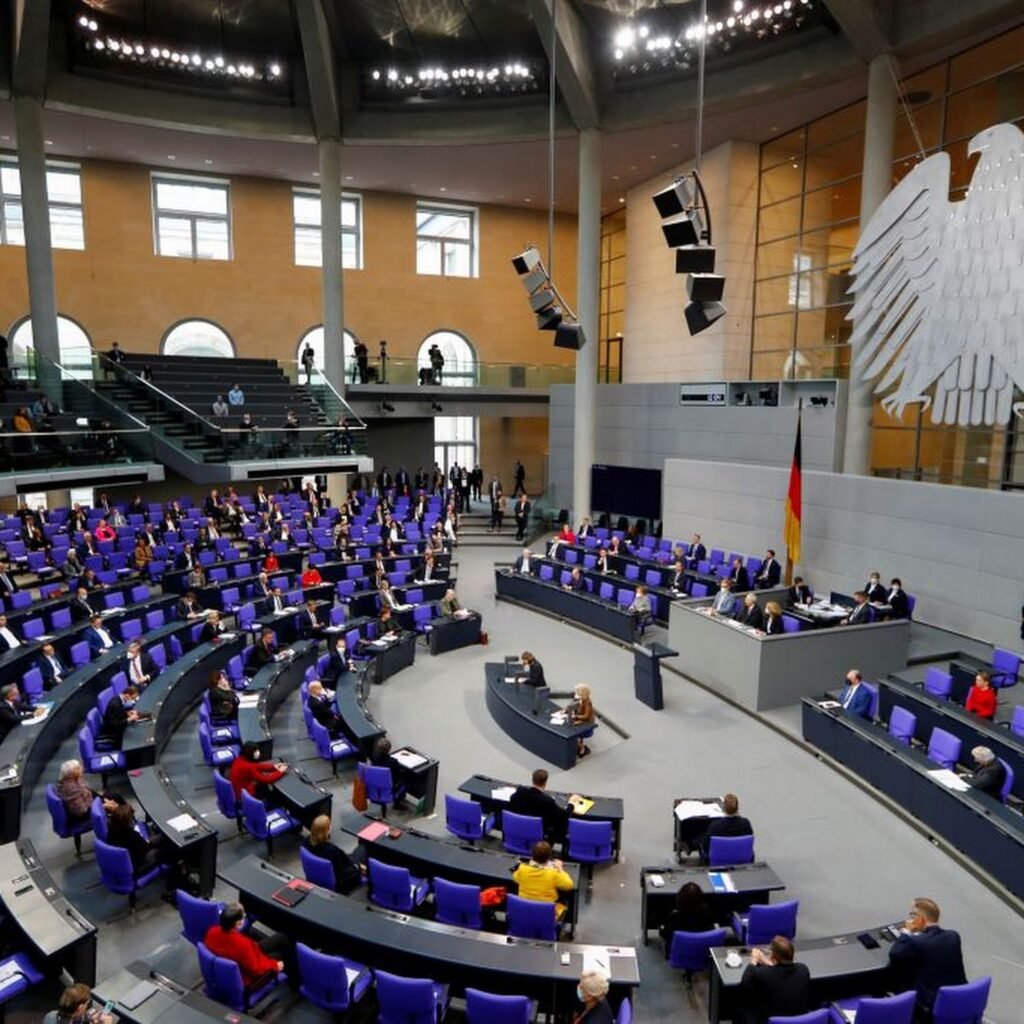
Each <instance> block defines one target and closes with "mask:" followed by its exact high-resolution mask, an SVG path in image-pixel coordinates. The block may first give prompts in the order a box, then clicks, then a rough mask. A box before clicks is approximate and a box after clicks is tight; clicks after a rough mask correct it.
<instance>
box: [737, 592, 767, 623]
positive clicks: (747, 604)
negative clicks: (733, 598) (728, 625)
mask: <svg viewBox="0 0 1024 1024" xmlns="http://www.w3.org/2000/svg"><path fill="white" fill-rule="evenodd" d="M736 621H737V622H742V623H743V625H744V626H748V627H749V628H750V629H764V612H762V611H761V609H760V607H759V606H758V603H757V598H756V597H755V596H754V594H753V592H752V591H751V592H748V594H747V596H746V597H745V598H743V605H742V606H741V608H740V610H739V611H738V612H737V613H736Z"/></svg>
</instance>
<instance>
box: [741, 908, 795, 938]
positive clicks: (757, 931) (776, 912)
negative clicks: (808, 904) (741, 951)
mask: <svg viewBox="0 0 1024 1024" xmlns="http://www.w3.org/2000/svg"><path fill="white" fill-rule="evenodd" d="M799 909H800V901H799V900H789V901H787V902H785V903H770V904H765V905H763V906H761V905H755V906H753V907H751V908H750V912H749V913H750V917H749V919H748V922H747V934H746V944H747V945H750V946H761V945H767V944H768V943H769V942H771V941H772V939H773V938H775V936H776V935H785V937H786V938H787V939H792V938H793V936H794V935H796V915H797V911H798V910H799Z"/></svg>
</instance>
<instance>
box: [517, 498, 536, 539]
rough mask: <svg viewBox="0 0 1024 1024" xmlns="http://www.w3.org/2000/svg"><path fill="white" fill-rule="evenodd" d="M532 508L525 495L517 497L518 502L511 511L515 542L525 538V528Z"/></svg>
mask: <svg viewBox="0 0 1024 1024" xmlns="http://www.w3.org/2000/svg"><path fill="white" fill-rule="evenodd" d="M532 507H533V506H532V505H531V504H530V502H529V500H528V499H527V497H526V493H525V492H524V493H523V494H520V495H519V500H518V501H517V502H516V504H515V508H514V509H513V511H514V513H515V517H516V540H518V541H521V540H523V539H524V538H525V537H526V527H527V524H528V523H529V521H530V509H531V508H532Z"/></svg>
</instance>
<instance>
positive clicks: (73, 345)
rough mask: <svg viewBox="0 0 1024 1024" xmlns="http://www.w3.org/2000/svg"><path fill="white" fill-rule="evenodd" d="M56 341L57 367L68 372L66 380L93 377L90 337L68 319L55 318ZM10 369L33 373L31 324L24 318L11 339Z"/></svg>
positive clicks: (20, 372) (15, 328)
mask: <svg viewBox="0 0 1024 1024" xmlns="http://www.w3.org/2000/svg"><path fill="white" fill-rule="evenodd" d="M57 342H58V345H59V350H60V365H61V366H63V367H64V369H65V370H66V371H67V374H66V375H67V376H68V377H78V378H89V377H92V345H91V344H90V342H89V335H88V334H86V333H85V331H84V330H83V328H82V327H81V326H80V325H79V324H77V323H75V321H74V320H72V319H71V318H70V317H66V316H58V317H57ZM10 345H11V349H10V360H11V366H12V367H13V368H14V370H15V371H16V372H18V373H19V375H20V374H24V373H25V372H26V371H29V370H31V372H33V373H34V372H35V368H34V366H31V367H30V363H31V362H32V357H31V353H32V351H33V349H34V348H35V342H34V340H33V338H32V321H31V319H30V318H29V317H25V318H24V319H23V320H21V321H20V322H19V323H18V324H16V325H15V327H14V329H13V330H12V331H11V338H10Z"/></svg>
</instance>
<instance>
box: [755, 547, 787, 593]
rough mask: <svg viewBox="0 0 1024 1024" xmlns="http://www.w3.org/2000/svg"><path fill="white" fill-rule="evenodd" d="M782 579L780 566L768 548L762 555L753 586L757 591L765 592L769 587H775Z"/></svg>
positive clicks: (773, 553)
mask: <svg viewBox="0 0 1024 1024" xmlns="http://www.w3.org/2000/svg"><path fill="white" fill-rule="evenodd" d="M781 579H782V566H781V565H779V563H778V561H777V560H776V558H775V552H774V551H773V550H772V549H771V548H769V549H768V550H767V551H766V552H765V555H764V561H763V562H762V563H761V568H760V569H759V570H758V573H757V576H756V577H755V578H754V586H755V587H757V589H758V590H766V589H768V588H769V587H777V586H778V585H779V580H781Z"/></svg>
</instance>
